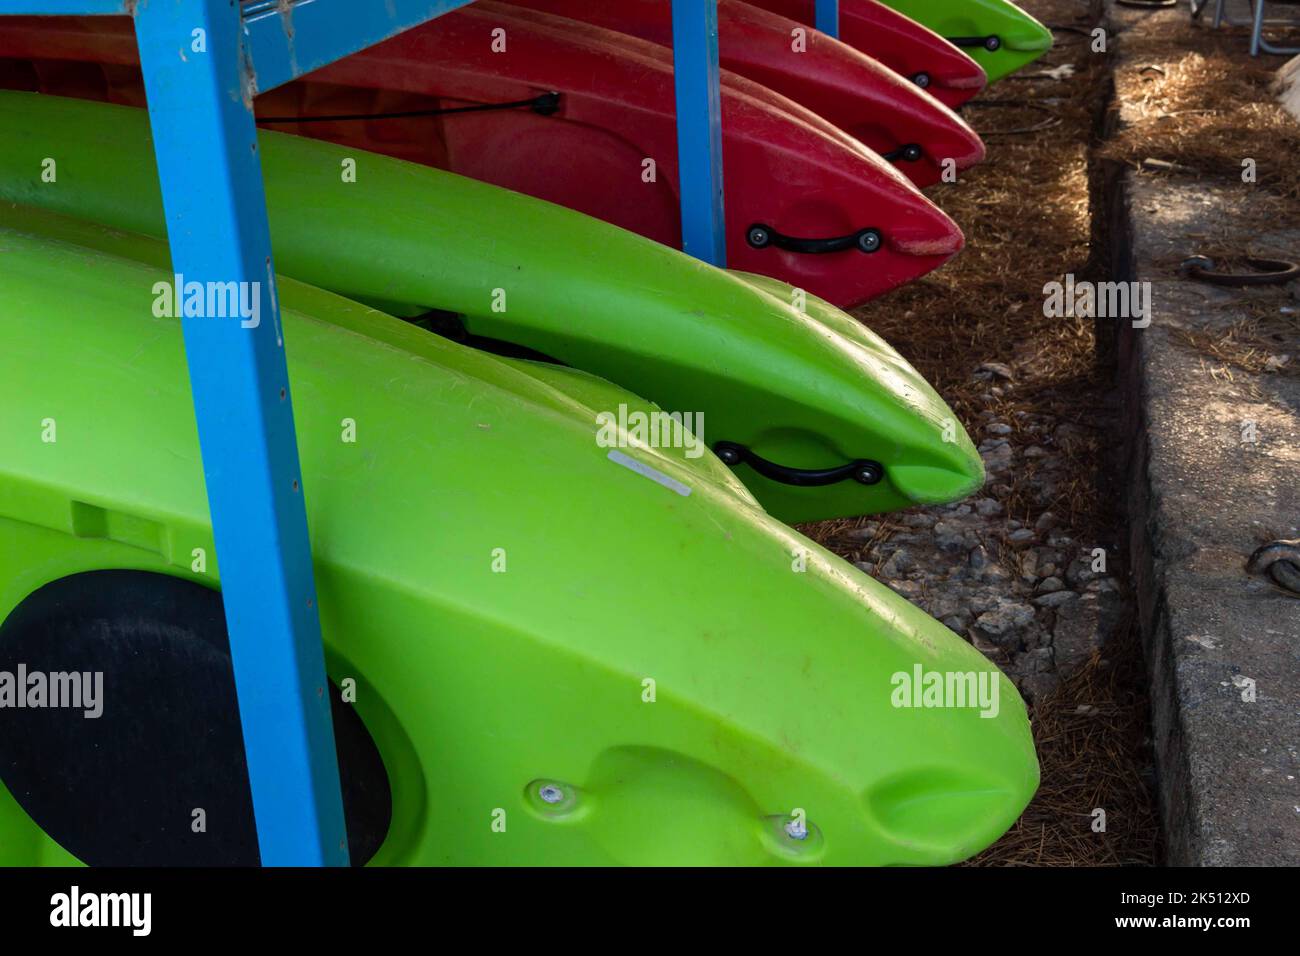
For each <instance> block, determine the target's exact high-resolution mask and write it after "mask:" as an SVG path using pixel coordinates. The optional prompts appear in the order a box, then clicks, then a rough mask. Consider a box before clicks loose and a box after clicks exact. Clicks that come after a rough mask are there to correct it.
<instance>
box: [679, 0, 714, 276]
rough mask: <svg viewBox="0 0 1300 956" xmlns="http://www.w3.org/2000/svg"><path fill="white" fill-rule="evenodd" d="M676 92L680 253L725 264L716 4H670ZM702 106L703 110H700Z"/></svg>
mask: <svg viewBox="0 0 1300 956" xmlns="http://www.w3.org/2000/svg"><path fill="white" fill-rule="evenodd" d="M673 70H674V72H675V74H676V86H677V176H678V180H679V186H680V189H681V206H682V248H683V249H685V250H686V252H688V253H689V254H690V255H693V256H695V257H696V258H699V259H703V260H704V261H705V262H711V263H713V264H714V265H715V266H719V267H724V266H726V264H727V243H726V225H725V223H726V220H725V218H724V210H723V202H722V97H721V93H720V91H719V87H718V0H673ZM701 104H704V109H700V105H701Z"/></svg>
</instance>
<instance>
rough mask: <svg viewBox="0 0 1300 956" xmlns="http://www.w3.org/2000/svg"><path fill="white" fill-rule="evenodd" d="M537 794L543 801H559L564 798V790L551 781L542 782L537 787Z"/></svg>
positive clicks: (552, 802) (553, 802)
mask: <svg viewBox="0 0 1300 956" xmlns="http://www.w3.org/2000/svg"><path fill="white" fill-rule="evenodd" d="M537 795H538V796H539V797H541V798H542V802H543V803H551V804H555V803H559V802H560V801H561V800H563V799H564V791H563V790H562V789H561V788H559V787H557V786H556V785H555V784H553V783H544V784H542V785H541V786H540V787H538V788H537Z"/></svg>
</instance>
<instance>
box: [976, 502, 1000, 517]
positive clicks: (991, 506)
mask: <svg viewBox="0 0 1300 956" xmlns="http://www.w3.org/2000/svg"><path fill="white" fill-rule="evenodd" d="M975 513H976V514H977V515H980V516H981V517H984V518H992V517H993V516H995V515H1000V514H1002V502H1000V501H998V500H997V499H996V498H977V499H975Z"/></svg>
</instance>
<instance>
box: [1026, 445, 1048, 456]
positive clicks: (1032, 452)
mask: <svg viewBox="0 0 1300 956" xmlns="http://www.w3.org/2000/svg"><path fill="white" fill-rule="evenodd" d="M1048 454H1049V452H1048V450H1047V449H1046V448H1044V447H1043V446H1042V445H1030V446H1029V447H1028V448H1026V449H1025V457H1026V458H1046V457H1047V456H1048Z"/></svg>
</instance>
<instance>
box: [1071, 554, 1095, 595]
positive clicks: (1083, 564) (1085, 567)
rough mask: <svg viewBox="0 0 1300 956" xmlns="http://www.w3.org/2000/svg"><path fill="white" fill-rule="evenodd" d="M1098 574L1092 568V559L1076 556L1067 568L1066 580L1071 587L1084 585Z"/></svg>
mask: <svg viewBox="0 0 1300 956" xmlns="http://www.w3.org/2000/svg"><path fill="white" fill-rule="evenodd" d="M1096 576H1097V572H1096V571H1094V570H1093V569H1092V561H1091V560H1089V559H1087V558H1075V559H1074V560H1073V561H1071V562H1070V566H1069V567H1068V568H1066V569H1065V580H1066V581H1068V582H1069V583H1070V586H1071V587H1076V588H1077V587H1082V586H1083V585H1085V584H1087V583H1088V582H1089V581H1091V580H1092V579H1093V578H1095V577H1096Z"/></svg>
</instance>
